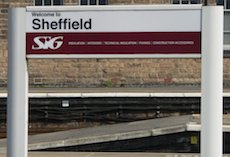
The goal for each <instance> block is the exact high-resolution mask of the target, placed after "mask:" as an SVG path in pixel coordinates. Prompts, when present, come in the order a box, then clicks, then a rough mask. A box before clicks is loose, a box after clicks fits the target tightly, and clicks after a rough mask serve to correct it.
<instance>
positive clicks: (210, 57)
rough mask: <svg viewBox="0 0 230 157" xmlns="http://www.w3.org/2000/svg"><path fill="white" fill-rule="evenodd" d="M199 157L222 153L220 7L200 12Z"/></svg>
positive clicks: (209, 7) (221, 15) (221, 31)
mask: <svg viewBox="0 0 230 157" xmlns="http://www.w3.org/2000/svg"><path fill="white" fill-rule="evenodd" d="M201 58H202V63H201V64H202V67H201V68H202V72H201V73H202V74H201V78H202V79H201V84H202V85H201V92H202V98H201V157H221V156H222V153H223V133H222V121H223V120H222V117H223V116H222V115H223V7H221V6H205V7H203V9H202V57H201Z"/></svg>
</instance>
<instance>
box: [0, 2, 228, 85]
mask: <svg viewBox="0 0 230 157" xmlns="http://www.w3.org/2000/svg"><path fill="white" fill-rule="evenodd" d="M169 2H170V0H109V3H110V4H152V3H169ZM77 3H78V0H65V4H66V5H73V4H74V5H75V4H77ZM26 5H32V1H31V0H0V9H1V12H0V45H1V46H0V87H6V86H7V41H6V32H7V24H6V23H7V10H6V8H8V7H15V6H17V7H19V6H26ZM28 65H29V82H30V87H156V86H170V85H172V86H174V85H193V86H194V85H199V84H200V59H65V60H60V59H53V60H51V59H44V60H38V59H30V60H29V61H28ZM224 81H225V85H226V86H228V85H229V84H230V59H228V58H226V59H225V60H224Z"/></svg>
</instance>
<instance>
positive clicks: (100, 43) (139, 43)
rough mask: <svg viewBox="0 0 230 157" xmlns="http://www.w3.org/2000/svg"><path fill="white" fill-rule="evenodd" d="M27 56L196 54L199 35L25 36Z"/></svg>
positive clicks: (57, 34)
mask: <svg viewBox="0 0 230 157" xmlns="http://www.w3.org/2000/svg"><path fill="white" fill-rule="evenodd" d="M26 44H27V45H26V50H27V55H30V54H49V55H52V54H53V55H57V54H118V55H121V54H200V53H201V32H114V33H111V32H109V33H107V32H103V33H95V32H90V33H27V34H26Z"/></svg>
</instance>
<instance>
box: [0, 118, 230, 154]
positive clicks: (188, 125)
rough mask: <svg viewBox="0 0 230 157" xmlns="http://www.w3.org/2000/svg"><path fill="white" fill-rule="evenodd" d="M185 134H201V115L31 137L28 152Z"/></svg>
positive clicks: (1, 147) (0, 146) (1, 146)
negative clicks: (195, 132) (186, 132)
mask: <svg viewBox="0 0 230 157" xmlns="http://www.w3.org/2000/svg"><path fill="white" fill-rule="evenodd" d="M223 121H224V125H223V130H224V131H225V132H230V125H229V124H230V117H228V116H224V120H223ZM185 131H200V116H199V115H185V116H175V117H167V118H159V119H151V120H143V121H136V122H130V123H121V124H114V125H105V126H98V127H92V128H83V129H74V130H68V131H60V132H53V133H45V134H38V135H32V136H29V150H41V149H48V148H58V147H68V146H76V145H84V144H93V143H101V142H110V141H119V140H128V139H135V138H142V137H151V136H159V135H166V134H172V133H179V132H185ZM5 150H6V139H1V140H0V152H5Z"/></svg>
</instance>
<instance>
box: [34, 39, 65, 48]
mask: <svg viewBox="0 0 230 157" xmlns="http://www.w3.org/2000/svg"><path fill="white" fill-rule="evenodd" d="M34 43H35V45H32V50H47V49H52V50H56V49H58V48H60V47H61V46H62V44H63V36H57V37H51V36H38V37H35V38H34Z"/></svg>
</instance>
